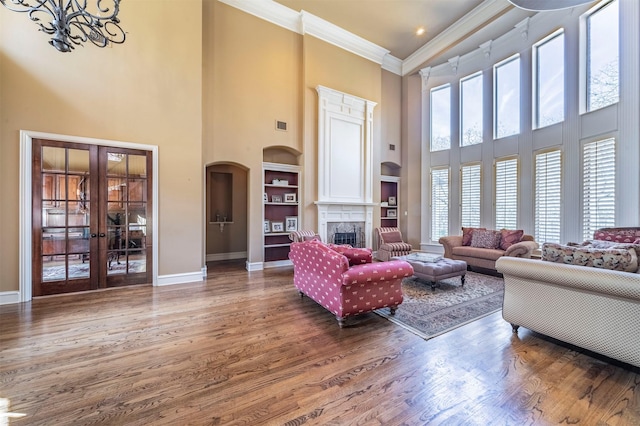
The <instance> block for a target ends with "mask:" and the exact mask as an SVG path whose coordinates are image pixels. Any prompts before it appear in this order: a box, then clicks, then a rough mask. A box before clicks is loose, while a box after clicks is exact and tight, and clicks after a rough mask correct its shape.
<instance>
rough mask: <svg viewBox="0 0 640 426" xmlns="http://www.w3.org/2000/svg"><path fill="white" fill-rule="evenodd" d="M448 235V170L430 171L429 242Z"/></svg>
mask: <svg viewBox="0 0 640 426" xmlns="http://www.w3.org/2000/svg"><path fill="white" fill-rule="evenodd" d="M448 234H449V169H448V168H447V169H433V170H431V240H432V241H438V240H439V239H440V237H444V236H446V235H448Z"/></svg>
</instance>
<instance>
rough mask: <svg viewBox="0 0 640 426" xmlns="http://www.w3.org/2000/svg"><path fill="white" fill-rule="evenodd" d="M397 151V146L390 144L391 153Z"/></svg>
mask: <svg viewBox="0 0 640 426" xmlns="http://www.w3.org/2000/svg"><path fill="white" fill-rule="evenodd" d="M395 150H396V146H395V145H394V144H392V143H390V144H389V151H395Z"/></svg>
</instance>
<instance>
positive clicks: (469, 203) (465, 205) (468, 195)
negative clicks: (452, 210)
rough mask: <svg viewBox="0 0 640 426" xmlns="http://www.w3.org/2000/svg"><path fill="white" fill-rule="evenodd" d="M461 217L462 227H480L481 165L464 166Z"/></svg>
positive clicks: (462, 171)
mask: <svg viewBox="0 0 640 426" xmlns="http://www.w3.org/2000/svg"><path fill="white" fill-rule="evenodd" d="M460 174H461V176H460V185H461V188H460V194H461V199H460V215H461V220H462V226H466V227H475V228H477V227H479V226H480V179H481V176H480V164H473V165H469V166H462V170H461V173H460Z"/></svg>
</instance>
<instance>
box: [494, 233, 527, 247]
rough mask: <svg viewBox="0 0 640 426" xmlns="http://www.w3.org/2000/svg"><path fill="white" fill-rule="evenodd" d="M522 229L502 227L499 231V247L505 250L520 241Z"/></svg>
mask: <svg viewBox="0 0 640 426" xmlns="http://www.w3.org/2000/svg"><path fill="white" fill-rule="evenodd" d="M523 235H524V231H523V230H522V229H516V230H511V229H502V230H501V231H500V248H501V249H502V250H506V249H508V248H509V247H511V246H512V245H514V244H515V243H519V242H520V241H522V236H523Z"/></svg>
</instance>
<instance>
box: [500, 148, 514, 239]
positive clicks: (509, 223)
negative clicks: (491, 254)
mask: <svg viewBox="0 0 640 426" xmlns="http://www.w3.org/2000/svg"><path fill="white" fill-rule="evenodd" d="M517 223H518V159H517V158H512V159H508V160H500V161H497V162H496V229H516V226H517Z"/></svg>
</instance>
